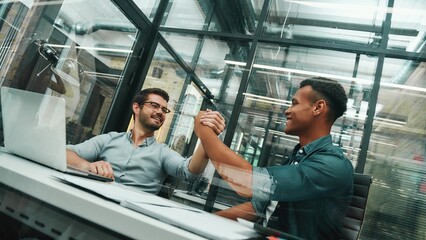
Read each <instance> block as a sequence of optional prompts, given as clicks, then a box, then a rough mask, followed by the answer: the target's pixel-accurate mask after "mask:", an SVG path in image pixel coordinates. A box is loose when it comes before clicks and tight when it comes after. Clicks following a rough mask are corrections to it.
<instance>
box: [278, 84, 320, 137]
mask: <svg viewBox="0 0 426 240" xmlns="http://www.w3.org/2000/svg"><path fill="white" fill-rule="evenodd" d="M312 91H313V90H312V87H311V86H305V87H302V88H300V89H299V90H298V91H297V92H296V94H294V96H293V99H292V105H291V107H289V108H288V109H287V110H286V111H285V115H286V118H287V123H286V127H285V129H284V132H285V133H286V134H290V135H296V136H300V135H301V134H303V133H304V132H309V131H311V127H312V123H313V121H314V119H315V117H314V110H315V104H314V103H312V101H311V98H310V97H311V94H312Z"/></svg>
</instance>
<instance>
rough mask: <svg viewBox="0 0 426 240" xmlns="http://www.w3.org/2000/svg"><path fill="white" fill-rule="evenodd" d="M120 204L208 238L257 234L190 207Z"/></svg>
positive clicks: (135, 203) (139, 203)
mask: <svg viewBox="0 0 426 240" xmlns="http://www.w3.org/2000/svg"><path fill="white" fill-rule="evenodd" d="M120 205H122V206H124V207H127V208H129V209H133V210H135V211H138V212H140V213H143V214H145V215H148V216H151V217H153V218H157V219H159V220H161V221H163V222H166V223H168V224H171V225H174V226H176V227H179V228H182V229H185V230H187V231H190V232H193V233H195V234H198V235H201V236H203V237H206V238H209V239H217V240H222V239H248V238H251V237H256V236H259V235H258V234H257V233H256V232H255V231H254V230H253V229H252V228H249V227H247V226H245V225H242V224H240V223H238V222H236V221H232V220H229V219H226V218H223V217H220V216H216V215H214V214H211V213H208V212H204V211H201V210H198V209H195V208H191V207H189V206H188V207H182V206H181V205H178V206H162V205H160V204H158V203H155V204H147V203H146V202H141V201H123V202H121V203H120Z"/></svg>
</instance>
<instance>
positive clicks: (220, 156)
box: [198, 126, 252, 171]
mask: <svg viewBox="0 0 426 240" xmlns="http://www.w3.org/2000/svg"><path fill="white" fill-rule="evenodd" d="M198 135H199V136H198V137H199V138H200V140H201V142H202V144H203V147H204V151H205V152H206V153H207V155H208V157H209V158H210V160H211V161H212V162H216V163H217V164H221V163H223V164H226V165H230V166H233V167H236V168H239V169H242V170H245V171H251V170H252V166H251V164H250V163H249V162H247V161H246V160H245V159H244V158H242V157H241V156H239V155H238V154H236V153H235V152H234V151H232V150H231V149H230V148H228V147H227V146H226V145H225V144H223V143H222V141H221V140H220V139H219V138H218V137H217V136H216V135H215V133H214V132H213V131H212V130H211V129H210V128H208V127H204V126H201V127H200V130H199V133H198Z"/></svg>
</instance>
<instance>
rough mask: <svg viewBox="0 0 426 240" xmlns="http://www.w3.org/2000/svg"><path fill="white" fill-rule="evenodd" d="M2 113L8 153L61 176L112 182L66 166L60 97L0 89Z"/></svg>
mask: <svg viewBox="0 0 426 240" xmlns="http://www.w3.org/2000/svg"><path fill="white" fill-rule="evenodd" d="M1 111H2V120H3V132H4V147H5V148H6V149H7V150H8V151H10V152H11V153H13V154H15V155H18V156H20V157H24V158H26V159H29V160H32V161H34V162H37V163H40V164H43V165H45V166H48V167H51V168H54V169H56V170H59V171H61V172H64V173H69V174H73V175H78V176H83V177H88V178H92V179H96V180H101V181H112V179H110V178H107V177H103V176H100V175H97V174H94V173H91V172H88V171H83V170H80V169H77V168H74V167H71V166H67V161H66V137H65V134H66V131H65V100H64V99H63V98H60V97H54V96H50V95H44V94H40V93H34V92H29V91H23V90H19V89H15V88H9V87H1Z"/></svg>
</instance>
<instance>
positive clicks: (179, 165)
mask: <svg viewBox="0 0 426 240" xmlns="http://www.w3.org/2000/svg"><path fill="white" fill-rule="evenodd" d="M164 146H165V145H164ZM161 154H162V156H161V158H162V160H163V168H164V171H165V172H166V173H167V174H169V175H171V176H173V177H177V178H179V179H182V180H183V179H184V180H186V181H188V180H195V179H197V178H198V177H200V176H202V173H200V174H194V173H192V172H191V171H189V163H190V161H191V158H192V157H189V158H184V157H182V156H181V155H180V154H179V153H177V152H175V151H173V150H171V149H169V148H166V147H164V148H163V150H162V151H161Z"/></svg>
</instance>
